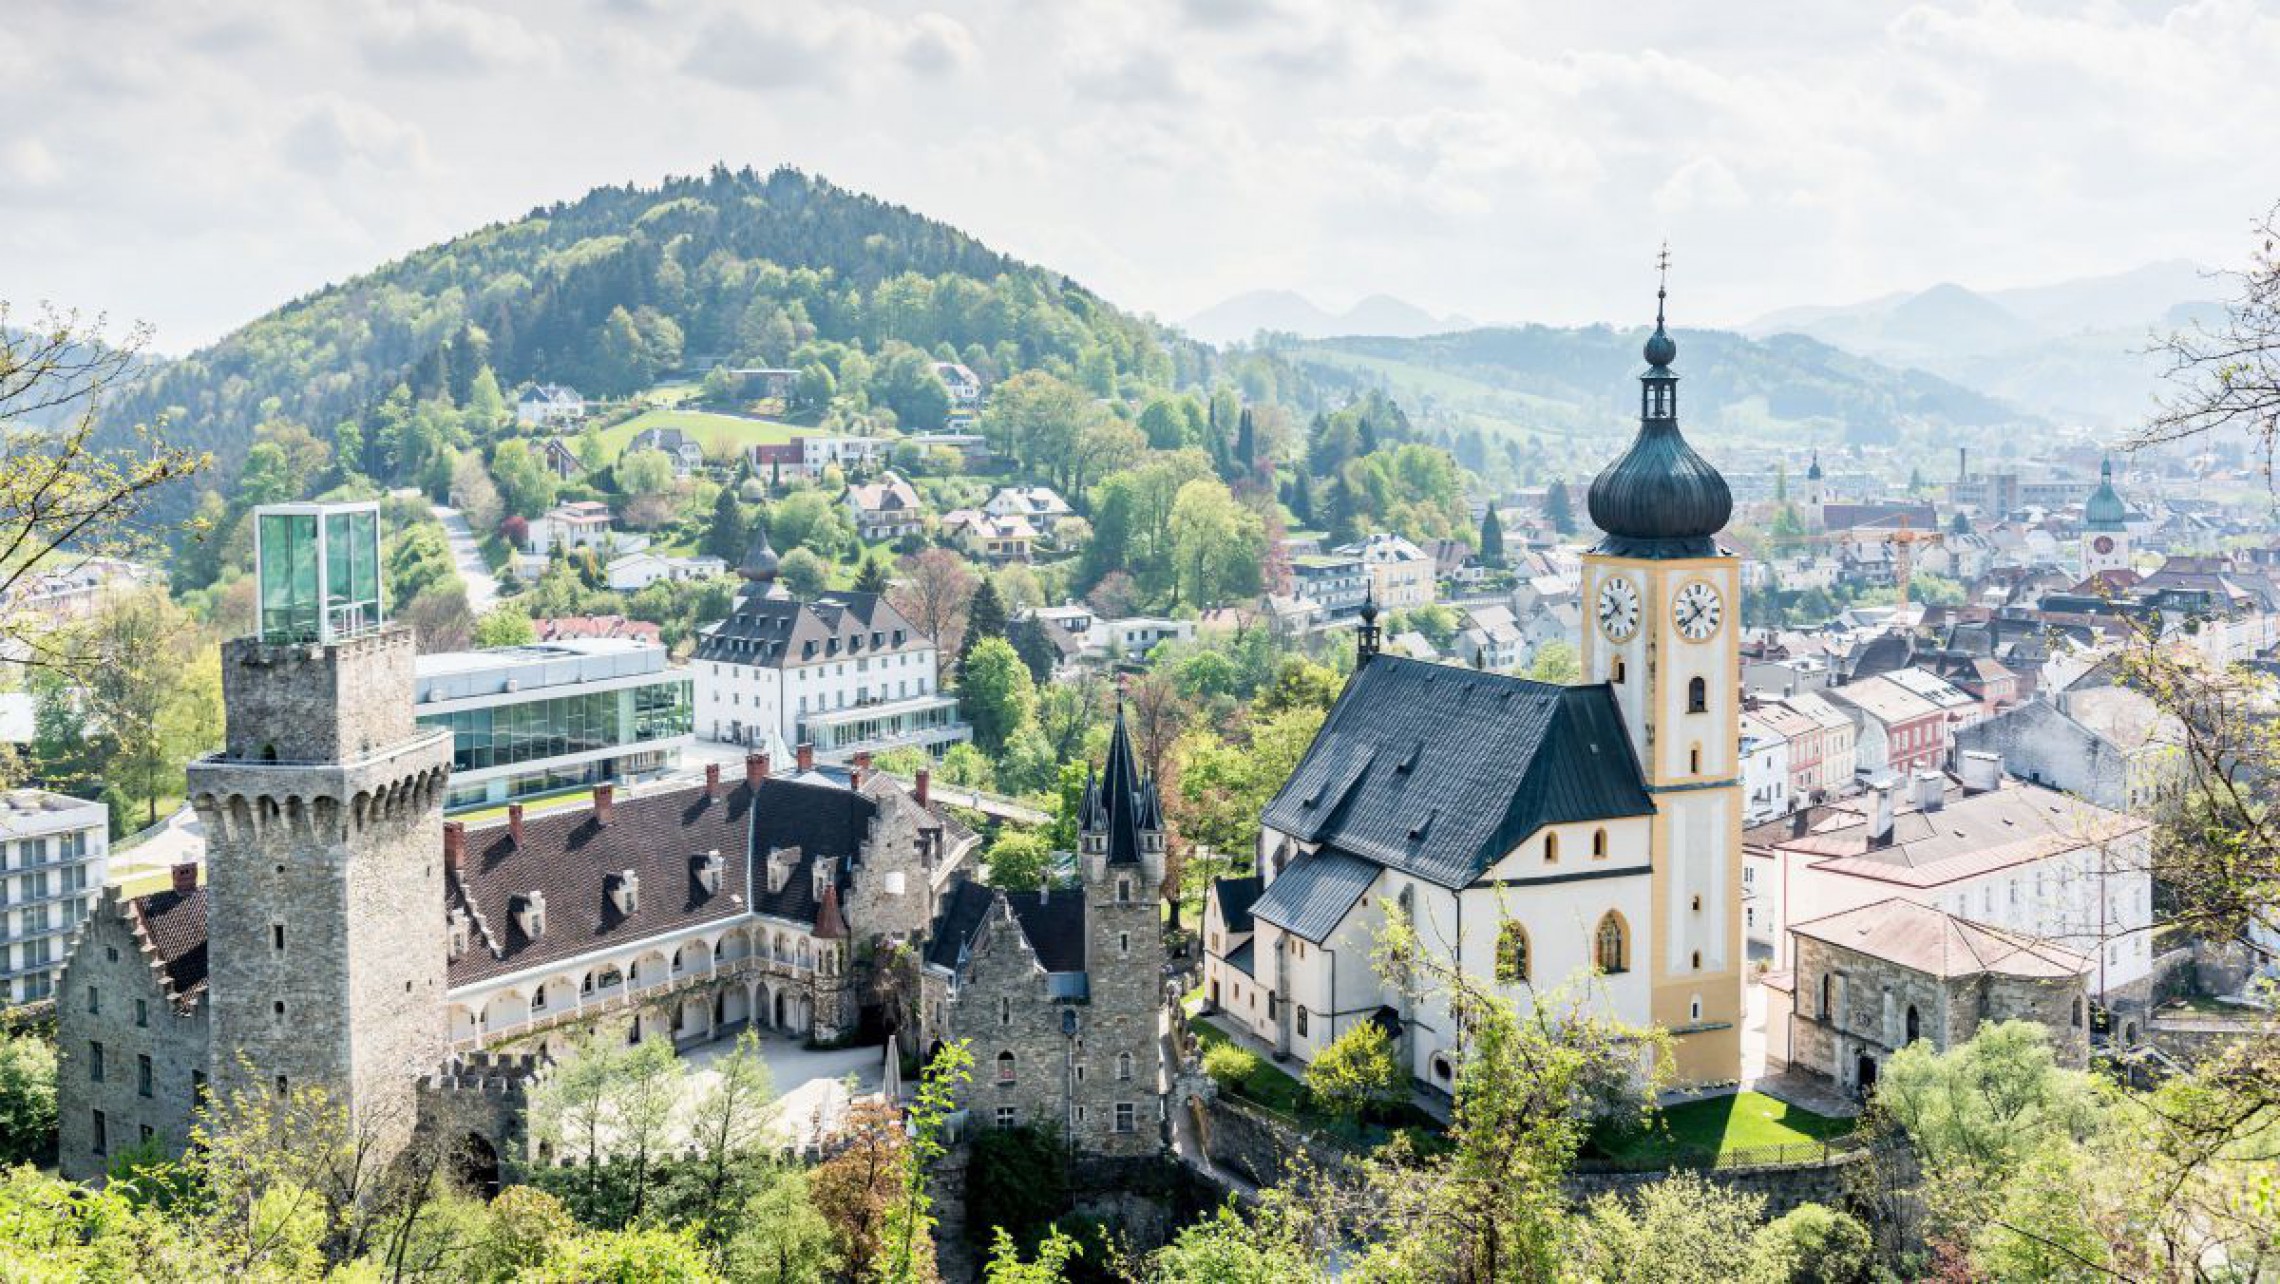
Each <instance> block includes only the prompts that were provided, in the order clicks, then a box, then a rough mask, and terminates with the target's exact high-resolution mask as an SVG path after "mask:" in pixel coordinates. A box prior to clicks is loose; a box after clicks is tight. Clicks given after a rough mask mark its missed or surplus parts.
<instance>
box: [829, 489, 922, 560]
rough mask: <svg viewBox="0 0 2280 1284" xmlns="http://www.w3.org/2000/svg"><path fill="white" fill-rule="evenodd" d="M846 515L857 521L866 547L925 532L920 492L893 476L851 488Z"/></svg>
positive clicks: (858, 532)
mask: <svg viewBox="0 0 2280 1284" xmlns="http://www.w3.org/2000/svg"><path fill="white" fill-rule="evenodd" d="M847 512H848V514H849V515H850V516H852V517H853V518H854V519H855V534H856V535H857V536H858V537H860V538H861V539H862V540H863V542H864V543H867V544H870V543H877V542H878V541H880V540H890V539H901V538H903V537H904V536H906V535H919V534H923V533H924V532H925V530H926V512H925V506H924V504H923V503H922V502H921V501H920V499H919V497H918V489H917V488H916V487H914V486H912V485H911V484H910V483H909V482H907V481H904V480H903V479H902V477H901V476H900V475H899V474H896V473H892V472H886V473H881V474H879V479H878V480H877V481H873V482H866V483H864V484H862V485H859V486H849V487H848V488H847Z"/></svg>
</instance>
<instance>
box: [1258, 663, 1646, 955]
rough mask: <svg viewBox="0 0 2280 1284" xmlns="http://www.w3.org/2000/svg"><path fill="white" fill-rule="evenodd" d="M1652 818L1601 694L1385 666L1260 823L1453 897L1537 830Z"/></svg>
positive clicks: (1617, 717)
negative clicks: (1394, 871)
mask: <svg viewBox="0 0 2280 1284" xmlns="http://www.w3.org/2000/svg"><path fill="white" fill-rule="evenodd" d="M1653 813H1654V802H1653V800H1652V799H1650V798H1649V797H1648V795H1647V790H1646V784H1645V780H1644V777H1643V775H1642V774H1641V772H1640V769H1639V761H1638V757H1637V755H1636V754H1634V753H1633V752H1632V749H1631V739H1630V736H1629V734H1628V733H1626V732H1625V730H1624V728H1623V721H1622V715H1621V713H1620V711H1619V710H1618V709H1617V707H1616V704H1615V697H1614V693H1613V691H1612V689H1610V688H1609V687H1608V686H1607V685H1605V684H1604V683H1601V684H1597V685H1593V686H1576V687H1563V686H1554V685H1550V684H1547V683H1542V682H1531V681H1529V680H1527V679H1525V678H1515V677H1508V676H1505V675H1503V674H1495V673H1480V672H1476V671H1473V670H1468V669H1458V668H1452V667H1449V666H1445V665H1437V664H1426V663H1422V662H1420V661H1416V660H1405V659H1401V658H1399V657H1397V656H1383V655H1381V656H1378V657H1376V658H1374V659H1372V660H1370V661H1369V662H1368V663H1367V664H1364V665H1362V666H1361V668H1359V669H1357V670H1356V671H1355V673H1354V676H1353V678H1352V680H1351V681H1349V682H1348V683H1347V684H1346V690H1345V691H1344V692H1343V693H1342V694H1341V695H1340V696H1339V697H1338V703H1337V704H1336V705H1334V706H1332V708H1331V710H1330V716H1329V717H1328V718H1327V719H1326V720H1325V721H1324V722H1323V724H1322V730H1321V731H1320V732H1318V733H1317V734H1316V735H1315V738H1314V743H1313V744H1312V745H1311V746H1309V747H1308V748H1307V751H1306V756H1305V757H1304V758H1302V759H1300V760H1299V764H1298V769H1297V770H1296V771H1294V772H1292V773H1291V777H1290V779H1289V780H1288V781H1286V782H1284V784H1283V787H1282V790H1281V792H1279V793H1277V794H1276V795H1275V797H1274V800H1273V801H1272V802H1270V803H1268V804H1267V810H1266V813H1265V815H1264V816H1263V817H1262V818H1261V819H1262V822H1263V823H1264V824H1265V825H1267V826H1268V827H1270V828H1273V829H1278V830H1281V831H1283V832H1284V833H1287V834H1291V835H1293V836H1295V837H1296V838H1298V839H1299V840H1300V841H1302V842H1307V843H1319V844H1322V845H1323V846H1325V847H1330V848H1335V849H1337V850H1338V851H1341V852H1344V853H1345V854H1347V855H1349V856H1355V857H1359V858H1361V859H1362V860H1365V861H1368V862H1371V863H1372V864H1375V865H1380V866H1384V867H1387V868H1391V869H1398V870H1401V871H1403V872H1406V873H1410V874H1414V875H1416V876H1418V877H1420V878H1423V879H1426V880H1427V881H1429V882H1433V883H1437V884H1440V885H1441V886H1444V887H1450V888H1461V887H1464V886H1465V885H1467V884H1469V883H1471V882H1472V881H1473V880H1474V879H1476V878H1478V877H1479V876H1480V875H1481V874H1482V873H1483V872H1484V871H1485V870H1486V869H1487V868H1488V867H1489V865H1491V864H1492V863H1494V862H1495V861H1496V860H1497V859H1499V858H1500V857H1502V856H1503V855H1504V854H1505V853H1506V852H1508V851H1510V850H1511V849H1512V848H1513V847H1514V846H1516V845H1518V843H1519V842H1520V840H1521V839H1522V838H1525V837H1526V836H1528V835H1529V834H1530V833H1533V832H1535V831H1536V830H1537V829H1540V828H1542V827H1543V826H1545V825H1552V824H1565V823H1570V822H1575V821H1584V820H1603V819H1611V818H1615V817H1623V816H1647V815H1652V814H1653ZM1287 876H1288V875H1287V873H1286V874H1285V877H1287ZM1270 890H1271V889H1270ZM1252 913H1253V914H1254V915H1256V914H1258V913H1259V909H1258V907H1256V906H1254V907H1253V909H1252Z"/></svg>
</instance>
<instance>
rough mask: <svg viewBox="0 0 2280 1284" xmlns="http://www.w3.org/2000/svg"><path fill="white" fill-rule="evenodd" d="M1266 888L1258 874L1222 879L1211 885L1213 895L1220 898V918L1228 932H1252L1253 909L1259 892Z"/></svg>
mask: <svg viewBox="0 0 2280 1284" xmlns="http://www.w3.org/2000/svg"><path fill="white" fill-rule="evenodd" d="M1265 886H1266V884H1265V882H1264V881H1263V880H1261V879H1260V878H1259V876H1258V875H1257V874H1246V875H1244V876H1243V877H1241V878H1222V879H1220V880H1218V881H1217V882H1215V883H1213V884H1212V885H1211V894H1212V895H1213V896H1216V897H1218V898H1219V917H1220V919H1221V920H1222V921H1224V922H1225V923H1226V924H1227V930H1228V931H1230V932H1248V931H1250V930H1251V907H1252V906H1253V905H1255V904H1257V903H1258V900H1259V891H1260V889H1261V888H1263V887H1265Z"/></svg>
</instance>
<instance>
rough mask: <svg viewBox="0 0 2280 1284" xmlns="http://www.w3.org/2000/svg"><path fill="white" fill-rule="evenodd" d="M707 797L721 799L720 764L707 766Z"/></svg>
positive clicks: (709, 763)
mask: <svg viewBox="0 0 2280 1284" xmlns="http://www.w3.org/2000/svg"><path fill="white" fill-rule="evenodd" d="M705 797H707V798H718V797H720V764H719V763H717V762H708V763H706V764H705Z"/></svg>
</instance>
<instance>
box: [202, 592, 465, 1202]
mask: <svg viewBox="0 0 2280 1284" xmlns="http://www.w3.org/2000/svg"><path fill="white" fill-rule="evenodd" d="M411 652H412V641H411V636H410V634H409V633H407V632H404V631H402V630H389V631H385V632H383V633H380V634H378V635H375V636H372V637H366V638H358V639H354V640H352V641H349V642H343V643H339V644H336V645H333V646H326V647H265V646H260V645H258V644H253V643H248V642H245V641H242V640H241V641H240V642H237V643H232V644H231V647H230V649H229V651H228V652H227V654H226V655H225V658H224V665H223V669H224V674H225V678H226V680H227V684H226V692H225V694H226V698H227V703H226V706H225V711H226V713H227V716H228V721H229V741H230V744H231V746H232V749H233V752H234V751H235V750H237V749H239V748H241V747H245V746H254V745H259V746H264V747H269V746H274V747H275V748H276V750H277V756H278V758H279V759H280V761H277V762H265V761H261V760H260V752H259V751H257V752H256V753H255V755H253V756H251V757H247V758H231V759H210V760H206V761H201V762H196V763H192V764H191V766H190V769H189V792H190V796H191V800H192V803H193V805H195V806H196V807H197V809H198V815H199V819H200V820H201V821H202V822H204V824H205V827H206V845H207V871H208V878H207V886H208V910H207V939H208V949H207V956H208V972H209V977H210V981H209V1000H208V1001H209V1003H210V1005H211V1011H212V1017H211V1019H212V1022H213V1044H214V1062H213V1065H212V1067H211V1072H212V1074H213V1077H214V1081H215V1083H216V1084H217V1086H218V1087H219V1088H220V1089H221V1090H223V1091H230V1090H234V1089H238V1088H245V1087H256V1086H258V1087H260V1088H262V1089H264V1090H268V1089H270V1088H271V1087H273V1085H274V1084H275V1083H276V1082H277V1081H278V1080H279V1079H280V1078H282V1079H283V1081H284V1082H285V1083H286V1084H287V1085H288V1086H289V1087H292V1088H300V1087H303V1086H309V1087H316V1088H321V1089H323V1090H324V1092H325V1093H326V1094H327V1095H328V1097H329V1098H330V1099H331V1100H332V1101H333V1102H334V1103H336V1104H338V1105H341V1106H343V1107H345V1108H346V1109H348V1110H349V1111H350V1112H351V1113H352V1114H353V1115H354V1116H355V1117H356V1119H357V1121H358V1127H359V1128H360V1129H361V1130H362V1131H363V1132H364V1134H365V1135H366V1136H367V1137H369V1138H370V1139H371V1145H372V1146H373V1148H374V1150H375V1153H376V1154H377V1155H378V1156H380V1157H381V1158H385V1157H387V1156H388V1155H390V1154H392V1153H393V1152H394V1151H395V1150H396V1149H397V1148H398V1147H400V1146H401V1145H402V1144H403V1143H404V1142H405V1141H407V1140H409V1138H410V1136H411V1133H412V1128H413V1125H414V1123H415V1121H416V1119H417V1115H418V1103H417V1098H416V1085H417V1083H418V1081H419V1079H420V1077H421V1076H422V1075H426V1074H431V1073H434V1072H435V1071H436V1070H437V1069H438V1068H439V1067H440V1066H441V1064H442V1062H443V1055H444V1046H445V1043H444V1032H445V1021H444V965H445V961H446V959H447V957H448V941H447V937H446V926H445V922H444V916H443V912H442V906H443V860H442V857H443V836H442V834H443V831H442V812H441V802H442V796H443V788H444V781H445V778H446V776H447V774H448V771H449V767H450V760H451V744H450V735H449V733H448V732H445V731H441V730H427V729H421V728H418V727H416V726H415V725H414V724H413V722H412V720H411V709H412V680H411ZM399 706H400V709H399V708H398V707H399ZM380 708H386V709H390V710H396V712H388V713H381V712H375V711H374V710H376V709H380ZM399 714H400V716H399ZM318 724H335V725H330V726H329V727H327V726H320V725H318ZM399 733H400V734H399ZM388 735H396V736H397V738H396V739H395V740H393V741H388V740H380V739H376V738H377V737H382V736H388ZM322 753H332V754H335V755H338V756H336V757H335V758H334V759H333V760H330V761H323V762H309V761H306V760H307V759H309V758H311V757H312V756H314V755H317V754H322ZM297 759H298V760H302V761H294V760H297ZM241 1056H242V1058H243V1060H242V1061H241V1059H240V1058H241Z"/></svg>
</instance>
